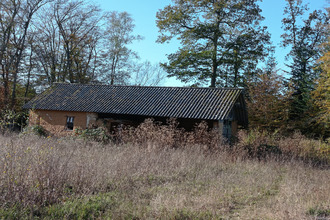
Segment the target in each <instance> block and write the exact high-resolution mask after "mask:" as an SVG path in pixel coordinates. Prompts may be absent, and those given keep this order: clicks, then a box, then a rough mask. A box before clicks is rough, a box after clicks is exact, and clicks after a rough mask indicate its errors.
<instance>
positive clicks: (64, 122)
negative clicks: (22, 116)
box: [24, 83, 248, 138]
mask: <svg viewBox="0 0 330 220" xmlns="http://www.w3.org/2000/svg"><path fill="white" fill-rule="evenodd" d="M24 108H26V109H30V122H29V123H30V125H41V126H43V127H44V128H45V129H46V130H48V131H49V132H50V133H52V134H54V135H59V136H62V135H70V134H72V132H73V130H74V129H75V128H81V129H86V128H91V127H96V126H104V127H106V128H107V129H109V130H110V129H112V128H114V127H116V126H118V125H120V124H129V125H133V126H134V125H138V124H139V123H141V122H143V121H144V120H145V119H146V118H153V119H154V120H156V121H161V122H166V120H167V119H168V118H176V119H177V121H178V122H179V126H181V127H183V128H185V129H187V130H190V129H192V128H193V127H194V126H195V125H196V123H199V122H201V121H206V122H207V123H208V125H209V127H210V128H218V129H219V132H221V133H222V134H223V135H224V136H225V137H227V138H230V137H231V136H232V135H234V134H235V133H236V132H237V129H238V128H239V127H243V128H244V127H247V124H248V120H247V111H246V106H245V101H244V95H243V90H242V89H238V88H188V87H187V88H186V87H143V86H109V85H81V84H66V83H56V84H54V85H53V86H52V87H50V88H49V89H47V90H46V91H45V92H43V93H41V94H40V95H38V96H36V97H35V98H34V99H32V100H31V101H30V102H28V103H27V104H26V105H25V106H24Z"/></svg>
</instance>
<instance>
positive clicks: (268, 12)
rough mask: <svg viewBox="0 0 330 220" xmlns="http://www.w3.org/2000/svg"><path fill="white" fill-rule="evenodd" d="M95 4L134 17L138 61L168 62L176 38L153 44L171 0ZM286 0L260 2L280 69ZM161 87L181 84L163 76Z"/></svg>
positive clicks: (319, 0) (316, 5)
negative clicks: (160, 14) (158, 21)
mask: <svg viewBox="0 0 330 220" xmlns="http://www.w3.org/2000/svg"><path fill="white" fill-rule="evenodd" d="M93 2H94V3H96V4H98V5H100V6H101V8H102V10H104V11H118V12H123V11H126V12H128V13H129V14H130V15H131V17H132V18H133V19H134V24H135V25H136V27H135V34H139V35H142V36H143V37H144V40H142V41H139V42H135V43H134V44H132V45H131V46H130V48H132V49H133V50H134V51H136V52H137V53H138V54H139V56H140V58H141V61H145V60H149V61H150V62H152V63H159V62H164V61H167V58H166V55H167V54H170V53H174V52H175V51H176V50H177V48H178V46H179V44H178V42H176V41H173V42H170V43H165V44H159V43H156V39H157V36H158V28H157V26H156V13H157V11H159V9H163V8H164V7H165V6H167V5H169V4H170V3H171V0H139V1H138V0H120V1H118V0H94V1H93ZM303 2H304V3H308V4H309V8H310V10H311V11H312V10H315V9H324V8H325V7H330V3H329V0H303ZM284 7H285V0H263V2H261V3H260V8H261V9H262V15H263V16H264V17H265V20H264V22H263V25H265V26H267V27H268V31H269V32H270V33H271V39H272V42H273V45H274V46H276V53H275V56H276V59H277V61H278V68H280V69H283V68H285V66H284V62H285V60H284V57H285V55H286V54H287V52H288V50H287V49H284V48H282V47H280V46H279V43H280V41H281V39H280V36H281V34H282V33H283V31H282V29H281V26H282V24H281V20H282V18H283V10H284ZM163 85H164V86H182V85H183V84H182V83H181V82H179V81H177V80H175V79H174V78H170V79H166V80H165V82H164V84H163Z"/></svg>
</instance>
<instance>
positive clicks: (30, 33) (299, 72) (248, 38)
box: [0, 0, 330, 136]
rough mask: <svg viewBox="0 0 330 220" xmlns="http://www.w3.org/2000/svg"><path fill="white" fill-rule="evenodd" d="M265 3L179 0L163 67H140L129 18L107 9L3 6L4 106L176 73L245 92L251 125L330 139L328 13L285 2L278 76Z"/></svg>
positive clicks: (163, 17) (162, 21)
mask: <svg viewBox="0 0 330 220" xmlns="http://www.w3.org/2000/svg"><path fill="white" fill-rule="evenodd" d="M258 2H259V0H185V1H182V0H172V4H170V5H168V6H166V7H165V8H163V9H160V10H159V11H158V13H157V15H156V24H157V27H158V29H159V37H158V40H157V42H158V43H166V42H169V41H171V39H173V38H176V39H178V40H179V41H180V47H179V48H178V50H177V51H174V52H173V53H172V54H169V55H168V61H167V62H165V63H161V64H160V66H161V68H160V66H159V65H152V64H151V63H150V62H148V61H146V62H140V61H137V58H138V54H137V53H136V52H134V51H132V50H130V49H129V47H128V45H129V44H131V43H132V42H134V41H139V40H142V39H143V37H142V36H140V35H136V34H133V30H134V21H133V19H132V17H131V16H130V15H129V14H128V13H126V12H121V13H119V12H102V11H101V10H100V8H99V7H97V6H95V5H93V4H89V3H88V2H87V1H85V0H68V1H66V0H3V1H1V3H0V25H1V26H0V62H1V67H0V73H1V79H0V82H1V86H0V90H1V96H0V99H1V107H2V108H9V109H19V108H20V106H21V105H22V103H24V102H25V101H26V100H28V99H29V98H31V97H33V96H34V95H35V94H36V92H38V91H39V90H41V89H43V88H45V87H47V86H50V85H52V84H53V83H55V82H70V83H98V82H102V83H107V84H110V85H114V84H126V85H127V84H138V85H157V84H158V83H159V82H160V81H161V80H162V79H163V77H164V71H166V72H167V76H168V77H176V78H177V79H179V80H181V81H182V82H184V83H186V84H187V85H189V86H210V87H243V88H245V89H246V95H247V104H248V110H249V114H250V125H251V127H258V128H262V129H270V130H276V129H281V128H284V127H285V128H286V129H287V130H290V131H294V130H297V129H298V130H301V131H305V132H307V133H308V132H310V131H313V132H314V133H317V134H318V135H323V136H326V135H327V134H329V133H330V131H329V124H330V122H329V121H330V104H329V100H330V97H329V95H330V91H329V87H330V86H329V74H330V73H329V23H328V22H329V12H330V10H329V8H326V9H324V10H315V11H312V12H310V11H309V9H308V6H307V5H305V4H304V3H303V1H302V0H286V7H285V8H284V9H283V13H284V16H285V17H284V19H283V20H282V29H283V33H282V36H281V38H282V46H283V47H286V48H289V49H290V52H289V53H288V54H287V56H286V58H287V63H286V65H287V72H286V73H285V75H284V76H281V75H280V74H279V70H278V69H277V61H276V57H274V50H275V49H274V48H275V47H274V46H273V45H272V42H271V35H270V33H269V32H268V31H267V27H266V26H263V25H262V21H263V20H264V17H263V16H262V15H261V9H260V7H259V4H258Z"/></svg>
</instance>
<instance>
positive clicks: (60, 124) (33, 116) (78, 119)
mask: <svg viewBox="0 0 330 220" xmlns="http://www.w3.org/2000/svg"><path fill="white" fill-rule="evenodd" d="M91 115H92V116H93V117H91ZM87 116H89V117H88V118H89V120H88V122H89V124H91V123H95V122H96V117H95V114H93V113H86V112H67V111H48V110H33V111H32V110H31V111H30V121H29V124H30V125H41V126H42V127H44V128H45V129H46V130H47V131H49V132H50V133H51V134H54V135H57V136H67V135H72V133H73V131H72V130H68V129H67V128H66V120H67V117H74V123H73V125H74V128H73V130H74V129H75V128H78V127H79V128H81V129H86V128H87V127H88V126H89V125H88V124H87Z"/></svg>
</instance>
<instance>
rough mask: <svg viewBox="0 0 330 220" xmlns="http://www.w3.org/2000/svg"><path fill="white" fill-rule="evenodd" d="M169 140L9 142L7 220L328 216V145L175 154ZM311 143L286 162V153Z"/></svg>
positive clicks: (252, 144) (202, 146)
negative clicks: (308, 147)
mask: <svg viewBox="0 0 330 220" xmlns="http://www.w3.org/2000/svg"><path fill="white" fill-rule="evenodd" d="M160 132H162V133H164V130H162V131H160ZM135 134H136V133H135ZM131 135H132V133H131ZM156 136H157V135H156ZM156 136H155V137H156ZM166 136H167V139H168V141H169V142H168V143H171V146H166V144H164V138H165V137H163V136H160V134H158V138H159V141H160V142H159V143H158V142H157V139H156V138H155V139H152V138H151V137H150V135H149V139H143V142H141V140H142V139H141V140H140V141H139V142H137V141H136V142H135V141H132V140H133V139H132V136H131V139H127V140H126V141H123V142H121V143H117V144H115V143H113V142H109V143H107V144H104V143H99V142H93V141H88V140H84V139H77V138H54V137H49V138H44V137H38V136H34V135H17V134H5V135H1V136H0V145H1V151H0V172H1V175H0V219H104V218H105V219H106V218H108V219H328V218H330V184H329V182H330V170H329V166H328V162H327V160H326V158H327V157H329V154H328V151H327V150H329V146H328V145H327V144H326V143H321V142H317V143H316V142H313V141H310V140H309V142H308V140H306V139H303V138H302V137H300V136H299V135H298V136H297V135H296V137H291V138H287V139H281V140H280V139H277V140H276V141H277V142H276V143H279V144H278V146H277V145H276V146H277V148H279V150H280V151H281V154H278V153H276V152H277V151H272V152H271V154H268V153H267V152H269V151H267V150H266V151H265V149H268V148H269V147H265V146H272V147H274V146H275V145H274V144H275V140H273V139H272V140H270V139H271V138H270V139H269V140H268V139H267V141H266V142H267V144H266V145H265V143H264V142H265V140H264V141H262V138H264V139H265V137H264V136H262V135H260V134H259V136H258V135H256V134H254V135H253V137H251V134H250V135H249V134H246V133H245V134H241V135H240V138H241V139H239V141H238V142H237V144H235V145H234V146H228V145H226V144H221V143H217V145H212V144H210V143H212V142H210V141H208V142H207V143H208V144H206V143H205V142H198V143H197V142H196V141H195V142H194V141H192V142H191V143H190V144H189V145H187V144H186V145H185V146H184V147H183V146H181V145H178V144H175V146H176V147H173V146H172V144H174V142H173V141H172V140H170V139H171V138H173V137H174V136H173V135H172V136H171V135H169V133H166ZM195 136H198V135H197V134H196V133H195ZM199 138H200V137H199ZM299 138H301V139H299ZM137 139H138V138H135V140H137ZM165 139H166V138H165ZM298 139H299V143H297V142H298ZM128 140H131V141H128ZM171 141H172V142H171ZM185 141H187V140H185ZM258 141H259V142H260V143H259V142H258ZM271 141H274V143H273V145H270V144H269V143H270V142H271ZM281 141H282V142H281ZM290 141H291V142H290ZM308 144H309V145H313V144H314V145H315V146H314V145H313V146H314V147H313V150H310V149H309V150H306V149H305V150H300V151H299V152H300V153H301V155H300V156H299V155H298V154H290V156H284V153H285V150H284V146H286V147H287V148H288V147H289V146H290V147H297V146H298V145H299V146H307V145H308ZM316 145H317V146H316ZM178 146H179V147H178ZM260 146H261V147H260ZM260 149H263V150H262V152H260ZM269 149H272V148H269ZM317 149H318V151H320V152H321V153H319V152H317ZM292 151H293V152H294V150H292ZM305 151H306V152H309V154H312V156H310V155H309V156H308V155H307V154H306V152H305ZM324 151H325V152H324ZM265 152H266V153H265ZM297 152H298V151H297ZM310 152H313V153H310ZM315 152H316V153H315ZM286 155H289V154H287V153H286ZM306 155H307V156H306ZM313 155H314V156H313ZM315 155H317V156H315ZM320 155H321V156H320ZM322 155H323V156H322ZM315 157H318V158H321V159H320V160H319V161H322V162H318V161H317V160H316V159H315Z"/></svg>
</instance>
